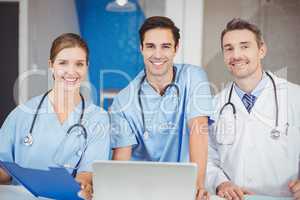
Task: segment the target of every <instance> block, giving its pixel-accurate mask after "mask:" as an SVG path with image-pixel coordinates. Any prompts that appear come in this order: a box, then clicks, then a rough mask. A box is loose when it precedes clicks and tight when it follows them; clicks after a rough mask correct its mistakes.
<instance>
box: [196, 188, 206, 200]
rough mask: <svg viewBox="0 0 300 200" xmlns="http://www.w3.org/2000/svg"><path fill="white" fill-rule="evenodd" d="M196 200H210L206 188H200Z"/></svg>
mask: <svg viewBox="0 0 300 200" xmlns="http://www.w3.org/2000/svg"><path fill="white" fill-rule="evenodd" d="M196 200H209V193H208V192H207V191H206V190H205V188H198V190H197V194H196Z"/></svg>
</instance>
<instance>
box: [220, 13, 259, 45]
mask: <svg viewBox="0 0 300 200" xmlns="http://www.w3.org/2000/svg"><path fill="white" fill-rule="evenodd" d="M244 29H246V30H249V31H251V32H252V33H253V34H254V35H255V39H256V43H257V46H258V47H261V46H262V44H263V43H264V41H263V38H262V34H261V31H260V30H259V28H258V27H257V26H256V25H254V24H251V23H250V22H248V21H246V20H243V19H241V18H233V19H232V20H231V21H230V22H228V23H227V25H226V28H225V29H224V30H223V31H222V34H221V48H222V49H223V38H224V35H225V34H226V33H227V32H229V31H234V30H244Z"/></svg>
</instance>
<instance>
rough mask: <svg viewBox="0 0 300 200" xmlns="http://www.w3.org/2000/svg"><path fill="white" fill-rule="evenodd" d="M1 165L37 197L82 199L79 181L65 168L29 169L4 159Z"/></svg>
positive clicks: (68, 199) (0, 162) (59, 199)
mask: <svg viewBox="0 0 300 200" xmlns="http://www.w3.org/2000/svg"><path fill="white" fill-rule="evenodd" d="M0 166H1V167H2V168H3V169H4V170H5V171H7V173H8V174H10V175H11V176H12V177H13V178H15V179H16V181H17V182H19V183H20V184H21V185H23V186H24V187H25V188H26V189H27V190H29V191H30V192H31V193H32V194H33V195H34V196H36V197H46V198H51V199H57V200H82V199H81V198H80V197H78V195H77V193H78V192H79V191H80V185H79V183H77V182H76V181H75V180H74V178H73V177H72V176H71V175H70V174H69V172H68V171H67V170H66V169H64V168H49V170H38V169H29V168H23V167H20V166H19V165H18V164H15V163H11V162H4V161H0Z"/></svg>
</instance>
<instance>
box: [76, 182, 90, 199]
mask: <svg viewBox="0 0 300 200" xmlns="http://www.w3.org/2000/svg"><path fill="white" fill-rule="evenodd" d="M78 196H79V197H80V198H82V199H85V200H92V198H93V187H92V185H91V184H85V185H84V184H80V191H79V193H78Z"/></svg>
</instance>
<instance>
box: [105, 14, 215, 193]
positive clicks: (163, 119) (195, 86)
mask: <svg viewBox="0 0 300 200" xmlns="http://www.w3.org/2000/svg"><path fill="white" fill-rule="evenodd" d="M139 33H140V40H141V41H140V42H141V43H140V50H141V52H142V55H143V57H144V64H145V69H144V70H143V71H141V72H140V73H139V74H138V75H137V77H136V78H135V79H134V80H132V81H131V82H130V83H129V85H128V86H127V87H126V88H125V89H123V90H122V91H121V92H120V93H119V94H118V95H117V96H116V97H115V99H114V102H113V105H112V107H111V112H110V113H111V123H112V137H111V145H112V148H113V149H114V153H113V159H115V160H129V159H131V160H146V161H159V162H194V163H197V164H198V166H199V173H198V183H197V184H198V185H197V186H198V189H199V190H198V197H199V198H201V197H205V196H206V192H205V189H204V178H205V171H206V162H207V145H208V144H207V141H208V136H207V125H208V117H207V116H209V115H210V114H211V93H210V89H209V85H208V81H207V77H206V73H205V71H204V70H203V69H202V68H201V67H198V66H192V65H187V64H179V65H177V64H173V59H174V57H175V55H176V53H177V51H178V46H179V38H180V34H179V29H178V28H177V27H176V26H175V24H174V23H173V22H172V20H170V19H169V18H167V17H159V16H156V17H150V18H148V19H147V20H146V21H145V22H144V24H143V25H142V27H141V28H140V30H139Z"/></svg>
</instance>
